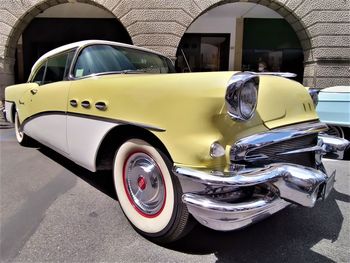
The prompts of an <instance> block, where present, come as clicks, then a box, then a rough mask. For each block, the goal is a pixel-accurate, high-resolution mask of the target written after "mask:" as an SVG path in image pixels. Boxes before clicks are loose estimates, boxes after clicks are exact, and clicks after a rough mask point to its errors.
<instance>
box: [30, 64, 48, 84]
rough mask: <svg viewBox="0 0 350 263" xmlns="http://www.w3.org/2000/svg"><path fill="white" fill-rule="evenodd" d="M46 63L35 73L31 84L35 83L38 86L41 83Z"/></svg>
mask: <svg viewBox="0 0 350 263" xmlns="http://www.w3.org/2000/svg"><path fill="white" fill-rule="evenodd" d="M45 68H46V63H44V64H43V65H42V66H41V67H40V69H39V70H38V71H37V72H36V75H35V76H34V78H33V80H32V82H35V83H37V84H39V85H41V82H42V81H43V77H44V73H45Z"/></svg>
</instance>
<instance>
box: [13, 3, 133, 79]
mask: <svg viewBox="0 0 350 263" xmlns="http://www.w3.org/2000/svg"><path fill="white" fill-rule="evenodd" d="M86 39H102V40H111V41H117V42H123V43H128V44H132V41H131V38H130V36H129V34H128V32H127V31H126V29H125V28H124V26H123V25H122V24H121V23H120V22H119V21H118V20H117V19H116V18H115V16H114V15H113V14H112V13H111V12H110V11H108V10H106V9H103V8H102V7H98V6H96V5H90V4H86V3H78V2H74V3H64V4H59V5H56V6H53V7H50V8H48V9H46V10H45V11H43V12H41V13H40V14H38V15H37V16H36V17H35V18H33V19H32V20H31V22H30V23H29V24H28V25H27V26H26V28H25V29H24V30H23V32H22V34H21V35H20V38H19V39H18V42H17V45H16V47H15V52H16V53H15V59H16V60H15V65H14V73H15V83H22V82H25V81H26V80H27V78H28V76H29V74H30V70H31V67H32V65H33V64H34V63H35V61H36V60H37V59H38V58H39V57H40V56H41V55H43V54H44V53H46V52H47V51H49V50H51V49H53V48H56V47H58V46H61V45H64V44H68V43H72V42H75V41H80V40H86Z"/></svg>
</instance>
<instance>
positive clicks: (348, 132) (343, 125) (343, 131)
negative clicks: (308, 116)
mask: <svg viewBox="0 0 350 263" xmlns="http://www.w3.org/2000/svg"><path fill="white" fill-rule="evenodd" d="M316 110H317V113H318V116H319V117H320V120H321V121H322V122H324V123H327V125H328V127H329V130H328V131H327V132H326V133H327V134H329V135H333V136H337V137H340V138H345V139H347V140H349V139H350V86H334V87H329V88H325V89H322V90H321V91H320V93H319V96H318V104H317V108H316ZM344 157H345V159H348V160H349V159H350V151H349V150H347V151H346V152H345V156H344Z"/></svg>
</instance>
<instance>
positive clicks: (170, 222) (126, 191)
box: [113, 139, 191, 243]
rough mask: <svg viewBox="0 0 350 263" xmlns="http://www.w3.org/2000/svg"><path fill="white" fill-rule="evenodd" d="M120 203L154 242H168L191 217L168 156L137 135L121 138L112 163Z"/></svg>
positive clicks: (177, 234) (181, 231) (127, 214)
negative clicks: (127, 138)
mask: <svg viewBox="0 0 350 263" xmlns="http://www.w3.org/2000/svg"><path fill="white" fill-rule="evenodd" d="M113 177H114V186H115V189H116V193H117V197H118V201H119V204H120V206H121V208H122V210H123V212H124V214H125V215H126V217H127V218H128V220H129V221H130V223H131V224H132V225H133V227H134V228H135V229H136V230H137V231H138V232H140V233H141V234H142V235H144V236H146V237H147V238H150V239H153V240H154V241H156V242H162V243H166V242H171V241H174V240H176V239H178V238H180V237H182V236H183V235H184V234H185V233H187V232H188V229H189V227H190V225H191V224H190V217H189V214H188V211H187V207H186V206H185V205H184V204H183V203H182V201H181V196H182V191H181V187H180V184H179V181H178V179H177V178H176V177H175V176H174V175H173V174H172V172H171V163H170V161H169V159H168V158H167V157H166V156H165V155H164V154H163V153H162V152H160V151H159V150H157V149H156V148H154V147H153V146H151V145H150V144H148V143H147V142H145V141H143V140H140V139H131V140H128V141H126V142H124V143H123V144H122V145H121V146H120V148H119V149H118V150H117V152H116V154H115V158H114V167H113Z"/></svg>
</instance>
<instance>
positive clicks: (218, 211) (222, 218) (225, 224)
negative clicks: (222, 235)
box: [182, 194, 290, 231]
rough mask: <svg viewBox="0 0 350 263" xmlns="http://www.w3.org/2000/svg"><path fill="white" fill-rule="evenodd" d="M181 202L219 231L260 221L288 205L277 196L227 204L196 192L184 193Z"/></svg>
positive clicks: (202, 220) (197, 216)
mask: <svg viewBox="0 0 350 263" xmlns="http://www.w3.org/2000/svg"><path fill="white" fill-rule="evenodd" d="M182 200H183V202H184V203H185V204H186V205H187V208H188V210H189V212H190V213H191V214H192V215H193V216H194V217H195V218H196V219H197V220H198V221H199V222H200V223H201V224H203V225H205V226H207V227H209V228H212V229H215V230H220V231H229V230H235V229H239V228H242V227H245V226H248V225H250V224H252V223H255V222H257V221H260V220H262V219H264V218H266V217H268V216H270V215H272V214H274V213H276V212H278V211H280V210H281V209H283V208H285V207H286V206H288V205H290V203H288V202H286V201H284V200H282V199H280V198H278V197H277V196H275V197H274V198H271V199H267V198H263V197H260V198H257V199H255V200H252V201H249V202H244V203H237V204H229V203H223V202H218V201H216V200H215V199H213V198H210V197H204V196H201V195H197V194H184V195H183V197H182Z"/></svg>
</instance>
